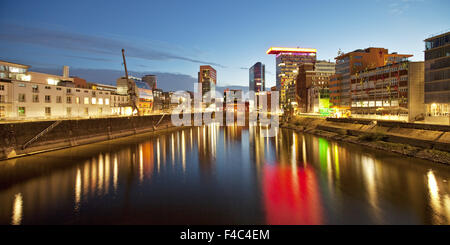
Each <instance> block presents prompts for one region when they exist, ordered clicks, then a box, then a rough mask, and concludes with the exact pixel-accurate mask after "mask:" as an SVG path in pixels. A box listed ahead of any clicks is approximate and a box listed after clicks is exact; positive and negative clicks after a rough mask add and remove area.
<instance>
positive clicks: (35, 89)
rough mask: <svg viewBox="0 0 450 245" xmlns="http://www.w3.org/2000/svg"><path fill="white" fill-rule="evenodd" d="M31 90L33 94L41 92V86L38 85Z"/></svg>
mask: <svg viewBox="0 0 450 245" xmlns="http://www.w3.org/2000/svg"><path fill="white" fill-rule="evenodd" d="M31 88H32V91H33V93H37V92H39V86H38V85H33V86H32V87H31Z"/></svg>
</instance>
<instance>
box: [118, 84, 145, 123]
mask: <svg viewBox="0 0 450 245" xmlns="http://www.w3.org/2000/svg"><path fill="white" fill-rule="evenodd" d="M128 79H130V80H131V81H132V82H133V84H134V86H135V91H136V94H137V98H138V101H136V104H137V107H138V109H139V114H140V115H149V114H152V111H153V93H152V89H151V88H150V86H149V85H148V83H146V82H143V81H142V79H141V78H138V77H132V76H129V77H128ZM116 83H117V93H118V94H120V95H128V82H127V79H126V78H125V77H121V78H119V79H117V81H116Z"/></svg>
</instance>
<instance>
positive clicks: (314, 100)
mask: <svg viewBox="0 0 450 245" xmlns="http://www.w3.org/2000/svg"><path fill="white" fill-rule="evenodd" d="M334 72H335V64H334V63H332V62H327V61H322V60H321V61H317V62H316V63H314V64H313V63H304V64H301V65H300V66H299V69H298V75H297V78H296V88H297V89H296V93H295V96H296V98H297V102H298V110H299V111H300V112H302V113H321V114H326V113H328V109H329V92H328V82H329V79H330V76H332V75H334ZM292 96H293V95H289V97H292Z"/></svg>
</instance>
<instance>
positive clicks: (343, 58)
mask: <svg viewBox="0 0 450 245" xmlns="http://www.w3.org/2000/svg"><path fill="white" fill-rule="evenodd" d="M411 56H412V55H408V54H397V53H391V54H389V53H388V50H387V49H385V48H367V49H358V50H355V51H353V52H349V53H345V54H342V53H340V54H339V56H338V57H336V58H335V59H336V74H335V75H334V76H332V77H331V78H330V83H329V87H330V102H331V103H332V104H333V108H334V109H335V111H336V113H337V114H338V115H341V114H342V115H343V114H347V115H348V114H349V112H350V107H351V103H352V102H351V86H350V77H351V76H352V75H354V74H356V73H358V72H361V71H364V70H367V69H373V68H376V67H380V66H385V65H388V64H392V63H398V62H401V61H404V60H407V58H408V57H411Z"/></svg>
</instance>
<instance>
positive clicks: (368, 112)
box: [350, 61, 425, 122]
mask: <svg viewBox="0 0 450 245" xmlns="http://www.w3.org/2000/svg"><path fill="white" fill-rule="evenodd" d="M350 81H351V101H352V103H351V114H352V117H357V118H369V119H385V120H400V121H407V122H414V121H417V120H423V119H424V112H425V109H424V107H423V99H424V90H423V89H424V62H410V61H402V62H399V63H392V64H388V65H385V66H380V67H377V68H372V69H368V70H365V71H362V72H359V73H356V74H354V75H352V76H351V77H350Z"/></svg>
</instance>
